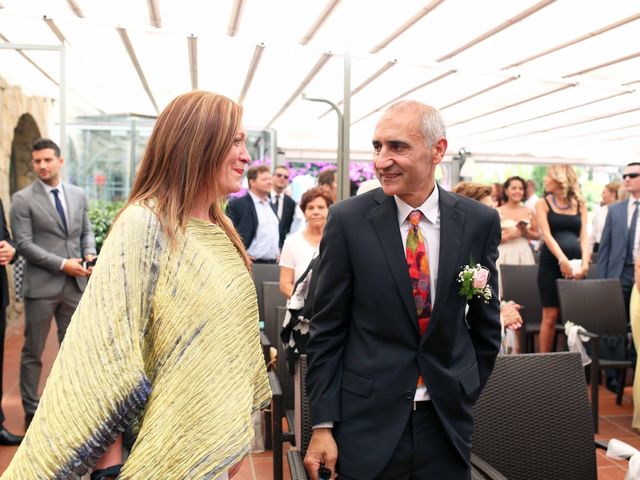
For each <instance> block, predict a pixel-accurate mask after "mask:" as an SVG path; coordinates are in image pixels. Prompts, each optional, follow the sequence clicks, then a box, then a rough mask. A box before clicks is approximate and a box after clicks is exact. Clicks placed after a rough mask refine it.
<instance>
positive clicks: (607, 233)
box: [598, 207, 613, 278]
mask: <svg viewBox="0 0 640 480" xmlns="http://www.w3.org/2000/svg"><path fill="white" fill-rule="evenodd" d="M611 217H613V215H611V207H609V213H608V214H607V219H606V220H605V221H604V228H603V229H602V237H600V247H599V248H598V278H609V277H608V273H609V272H608V270H609V255H610V253H611Z"/></svg>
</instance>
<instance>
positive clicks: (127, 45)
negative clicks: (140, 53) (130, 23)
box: [116, 27, 160, 114]
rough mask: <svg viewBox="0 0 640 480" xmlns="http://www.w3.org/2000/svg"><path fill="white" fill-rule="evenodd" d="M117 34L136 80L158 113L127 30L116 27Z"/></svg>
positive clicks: (158, 111)
mask: <svg viewBox="0 0 640 480" xmlns="http://www.w3.org/2000/svg"><path fill="white" fill-rule="evenodd" d="M116 30H117V31H118V34H119V35H120V39H121V40H122V44H123V45H124V48H125V50H126V51H127V54H128V55H129V59H130V60H131V63H132V64H133V67H134V68H135V69H136V72H138V78H139V79H140V83H142V88H144V91H145V92H147V96H148V97H149V100H150V101H151V104H152V105H153V108H154V109H155V110H156V113H158V114H159V113H160V109H159V108H158V104H157V103H156V100H155V98H153V93H151V88H150V87H149V83H147V79H146V77H145V76H144V72H143V71H142V67H141V66H140V62H139V61H138V57H137V56H136V52H135V50H134V49H133V45H132V44H131V40H130V39H129V35H128V34H127V30H126V29H125V28H122V27H116Z"/></svg>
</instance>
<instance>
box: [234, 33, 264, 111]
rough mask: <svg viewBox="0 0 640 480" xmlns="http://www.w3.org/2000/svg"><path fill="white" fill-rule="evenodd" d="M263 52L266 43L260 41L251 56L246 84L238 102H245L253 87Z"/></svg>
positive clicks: (245, 79)
mask: <svg viewBox="0 0 640 480" xmlns="http://www.w3.org/2000/svg"><path fill="white" fill-rule="evenodd" d="M263 52H264V43H259V44H258V45H256V48H255V49H254V51H253V57H252V58H251V63H250V64H249V70H248V71H247V75H246V77H245V78H244V85H242V90H241V91H240V96H239V97H238V103H243V102H244V99H245V97H246V96H247V92H248V91H249V87H251V82H253V76H254V75H255V74H256V70H257V69H258V65H259V64H260V59H261V58H262V54H263Z"/></svg>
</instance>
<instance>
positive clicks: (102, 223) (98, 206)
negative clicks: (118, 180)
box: [89, 201, 124, 253]
mask: <svg viewBox="0 0 640 480" xmlns="http://www.w3.org/2000/svg"><path fill="white" fill-rule="evenodd" d="M123 206H124V202H103V201H92V202H90V203H89V220H91V225H93V234H94V235H95V237H96V250H97V251H98V253H100V249H101V248H102V244H103V243H104V239H105V238H107V233H109V229H110V228H111V224H112V223H113V219H114V218H115V217H116V215H117V214H118V212H119V211H120V209H122V207H123Z"/></svg>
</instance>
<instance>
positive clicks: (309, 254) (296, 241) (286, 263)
mask: <svg viewBox="0 0 640 480" xmlns="http://www.w3.org/2000/svg"><path fill="white" fill-rule="evenodd" d="M317 251H318V247H316V246H314V245H311V244H310V243H309V242H308V241H307V239H306V238H304V232H303V231H302V232H296V233H293V234H291V235H289V236H288V237H287V238H286V240H285V241H284V245H283V246H282V253H281V254H280V266H281V267H287V268H291V269H293V281H294V283H295V282H297V281H298V279H299V278H300V276H301V275H302V274H303V273H304V271H305V270H306V269H307V267H308V266H309V264H310V263H311V260H313V257H314V255H315V254H316V252H317Z"/></svg>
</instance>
